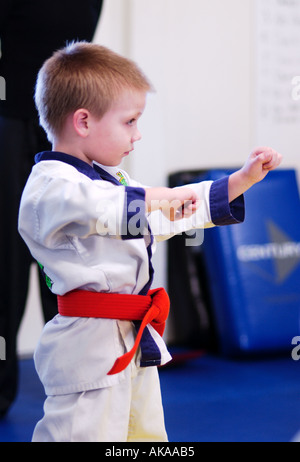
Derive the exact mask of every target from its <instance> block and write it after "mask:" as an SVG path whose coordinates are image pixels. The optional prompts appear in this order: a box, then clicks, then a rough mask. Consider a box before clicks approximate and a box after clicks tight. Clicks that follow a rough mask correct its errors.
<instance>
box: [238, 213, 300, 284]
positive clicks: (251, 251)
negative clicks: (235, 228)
mask: <svg viewBox="0 0 300 462" xmlns="http://www.w3.org/2000/svg"><path fill="white" fill-rule="evenodd" d="M266 228H267V234H268V236H269V243H266V244H253V245H241V246H240V247H238V249H237V257H238V260H239V261H241V262H244V263H247V264H248V265H249V266H250V267H251V269H252V271H254V272H255V273H256V274H257V275H260V276H261V277H263V278H265V279H268V280H270V279H272V280H273V281H274V274H275V282H276V283H277V284H283V283H284V282H285V281H286V280H287V279H288V278H289V277H290V276H291V274H292V273H293V272H294V271H296V269H297V268H298V266H299V265H300V242H296V241H295V240H293V239H292V238H291V237H290V236H289V235H288V234H287V233H286V232H285V231H283V230H282V229H281V228H280V227H279V226H278V225H276V224H275V223H274V222H273V221H272V220H268V221H267V222H266ZM270 260H271V261H272V262H273V267H274V273H273V275H271V274H270V273H269V272H267V271H266V270H265V269H263V268H262V262H265V261H270Z"/></svg>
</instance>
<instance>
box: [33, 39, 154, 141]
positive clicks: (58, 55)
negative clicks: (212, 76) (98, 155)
mask: <svg viewBox="0 0 300 462" xmlns="http://www.w3.org/2000/svg"><path fill="white" fill-rule="evenodd" d="M124 89H134V90H138V91H145V92H148V91H151V90H152V86H151V84H150V82H149V81H148V79H147V78H146V76H145V75H144V74H143V72H142V71H141V70H140V69H139V68H138V66H137V65H136V64H135V63H134V62H133V61H131V60H129V59H127V58H124V57H122V56H120V55H118V54H117V53H115V52H113V51H111V50H109V49H108V48H106V47H103V46H100V45H96V44H91V43H87V42H73V43H71V44H69V45H67V46H66V47H65V48H63V49H61V50H58V51H56V52H55V53H54V54H53V56H52V57H51V58H49V59H48V60H47V61H46V62H45V63H44V65H43V66H42V68H41V69H40V71H39V74H38V77H37V82H36V89H35V104H36V107H37V110H38V112H39V118H40V124H41V125H42V127H43V128H44V129H45V131H46V133H47V135H48V138H49V140H50V141H53V137H55V136H58V135H59V134H60V132H61V130H62V128H63V126H64V123H65V120H66V118H67V116H68V115H69V114H71V113H73V112H75V111H76V110H77V109H80V108H85V109H87V110H88V111H90V112H91V113H92V114H93V115H94V116H95V117H99V119H100V118H101V117H102V116H103V115H104V114H105V112H107V111H108V110H109V109H110V107H111V105H112V104H113V102H114V101H115V100H116V99H117V98H118V96H119V95H120V94H121V92H122V91H124Z"/></svg>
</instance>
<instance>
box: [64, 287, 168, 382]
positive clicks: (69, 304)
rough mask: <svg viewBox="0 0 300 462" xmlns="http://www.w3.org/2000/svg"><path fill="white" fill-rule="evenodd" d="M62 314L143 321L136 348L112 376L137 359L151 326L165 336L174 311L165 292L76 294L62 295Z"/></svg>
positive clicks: (120, 361) (127, 355)
mask: <svg viewBox="0 0 300 462" xmlns="http://www.w3.org/2000/svg"><path fill="white" fill-rule="evenodd" d="M57 301H58V312H59V314H60V315H62V316H74V317H85V318H106V319H118V320H125V321H142V323H141V326H140V328H139V330H138V333H137V336H136V339H135V343H134V346H133V348H132V349H131V350H130V351H128V352H127V353H125V354H124V355H123V356H120V357H119V358H117V359H116V361H115V364H114V365H113V367H112V368H111V370H110V371H109V372H108V375H113V374H118V373H119V372H121V371H123V370H124V369H125V368H126V367H127V366H128V365H129V363H130V361H131V360H132V358H133V357H134V355H135V353H136V351H137V348H138V346H139V344H140V341H141V338H142V335H143V332H144V329H145V327H146V326H147V324H151V326H152V327H154V329H155V330H156V331H157V332H158V333H159V335H161V336H162V335H163V333H164V329H165V324H166V320H167V318H168V314H169V309H170V300H169V296H168V294H167V292H166V291H165V289H163V288H159V289H154V290H150V291H149V292H148V294H147V295H132V294H112V293H102V292H89V291H86V290H74V291H72V292H68V293H67V294H65V295H62V296H61V295H58V296H57Z"/></svg>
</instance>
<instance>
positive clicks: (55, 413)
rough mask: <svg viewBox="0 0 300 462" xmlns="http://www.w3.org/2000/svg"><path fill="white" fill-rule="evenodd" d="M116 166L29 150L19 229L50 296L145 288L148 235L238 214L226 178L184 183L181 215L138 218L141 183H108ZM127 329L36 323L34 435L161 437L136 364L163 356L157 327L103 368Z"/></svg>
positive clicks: (154, 397) (151, 392) (157, 397)
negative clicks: (41, 412) (191, 202)
mask: <svg viewBox="0 0 300 462" xmlns="http://www.w3.org/2000/svg"><path fill="white" fill-rule="evenodd" d="M118 172H119V169H117V168H114V167H103V166H99V165H96V166H95V168H92V167H90V166H89V165H88V164H86V163H84V162H82V161H81V160H79V159H77V158H75V157H72V156H69V155H66V154H64V153H53V152H46V153H40V154H39V155H38V156H37V163H36V165H35V166H34V167H33V169H32V173H31V175H30V177H29V179H28V182H27V184H26V186H25V189H24V192H23V195H22V200H21V204H20V213H19V231H20V234H21V235H22V237H23V239H24V240H25V242H26V243H27V245H28V247H29V249H30V251H31V253H32V255H33V256H34V258H35V259H36V260H37V261H38V262H39V263H40V265H41V266H42V267H43V270H44V272H45V274H46V275H47V279H48V284H49V286H51V290H52V291H53V292H54V293H55V294H59V295H64V294H65V293H67V292H69V291H71V290H74V289H81V290H89V291H96V292H105V293H121V294H145V293H147V291H148V289H149V288H150V285H151V280H152V269H151V268H152V266H151V254H152V251H153V250H154V248H155V245H156V242H157V241H159V240H163V239H167V238H170V237H172V235H174V234H178V233H181V232H183V231H187V230H189V229H192V228H205V227H211V226H214V225H215V224H219V223H220V224H227V223H235V222H239V221H242V219H243V216H242V215H243V203H242V202H241V201H240V204H237V203H236V204H235V206H234V207H232V206H230V205H229V204H228V194H227V192H226V189H228V188H227V183H226V179H225V180H223V181H219V182H214V183H213V182H202V183H198V184H193V185H189V186H190V187H192V188H193V189H194V190H195V192H196V193H197V194H198V197H199V198H200V200H201V204H200V207H199V209H198V210H197V212H196V213H195V214H194V215H193V216H192V217H190V218H189V219H182V220H179V221H177V222H173V223H171V222H170V221H169V220H167V219H166V218H165V217H163V215H162V214H161V213H160V212H159V211H158V212H154V213H153V214H151V216H149V217H147V216H146V213H145V202H144V198H145V188H144V187H143V186H142V185H140V184H139V183H137V182H135V181H133V180H131V179H130V178H129V177H128V175H127V174H126V173H125V172H123V171H122V174H123V175H124V177H125V179H126V182H127V184H128V185H129V186H122V185H119V186H117V184H119V183H118V180H119V174H118ZM107 173H108V175H107ZM113 179H114V181H111V180H113ZM224 196H225V197H224ZM237 210H238V212H237ZM233 215H237V216H238V217H237V218H236V217H235V216H233ZM213 217H215V220H214V218H213ZM218 221H219V223H218ZM149 223H150V227H151V234H150V233H149V231H148V230H149ZM135 335H136V330H135V326H134V324H133V323H132V322H129V321H119V320H113V319H99V318H97V319H95V318H77V317H63V316H61V315H59V314H58V315H57V316H56V317H55V318H54V319H53V320H52V321H50V322H49V323H47V324H46V325H45V327H44V329H43V332H42V335H41V338H40V340H39V343H38V345H37V348H36V351H35V356H34V359H35V365H36V369H37V372H38V375H39V377H40V379H41V381H42V383H43V385H44V388H45V392H46V394H47V396H48V398H47V400H46V402H45V416H44V418H43V419H42V420H41V421H40V422H39V423H38V424H37V427H36V429H35V433H34V437H33V441H126V440H131V441H166V440H167V436H166V431H165V428H164V423H163V410H162V405H161V394H160V386H159V380H158V375H157V370H156V369H157V368H156V367H144V366H157V365H163V364H165V363H166V362H168V361H169V360H170V359H171V356H170V354H169V352H168V350H167V348H166V345H165V343H164V341H163V339H162V338H161V337H160V336H159V334H158V333H157V332H156V331H155V330H154V329H153V328H152V327H151V326H148V328H147V332H146V334H143V338H144V337H145V338H144V342H141V348H140V350H139V352H138V354H137V356H136V357H135V358H134V360H133V361H132V363H131V365H130V367H128V368H127V369H126V370H125V371H122V372H120V373H119V374H116V375H107V372H108V371H109V370H110V369H111V367H112V366H113V364H114V362H115V360H116V359H117V358H118V357H119V356H121V355H122V354H124V353H125V352H126V351H129V350H130V349H131V348H132V346H133V344H134V340H135ZM142 343H144V346H143V345H142ZM143 349H144V351H143ZM140 366H143V367H140ZM128 422H129V423H128Z"/></svg>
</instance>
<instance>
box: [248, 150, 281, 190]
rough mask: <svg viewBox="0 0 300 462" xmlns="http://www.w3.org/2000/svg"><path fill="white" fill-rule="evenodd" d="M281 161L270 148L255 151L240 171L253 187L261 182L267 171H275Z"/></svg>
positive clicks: (279, 155)
mask: <svg viewBox="0 0 300 462" xmlns="http://www.w3.org/2000/svg"><path fill="white" fill-rule="evenodd" d="M281 161H282V155H281V154H279V153H278V152H276V151H274V149H272V148H268V147H262V148H257V149H255V150H254V151H253V152H252V153H251V154H250V156H249V158H248V159H247V161H246V163H245V165H244V167H243V168H242V171H243V173H244V175H245V177H246V179H247V180H248V182H249V183H250V185H251V186H252V185H254V184H255V183H258V182H259V181H261V180H263V179H264V178H265V177H266V176H267V174H268V172H269V171H271V170H275V169H276V168H277V167H278V166H279V165H280V164H281Z"/></svg>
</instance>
